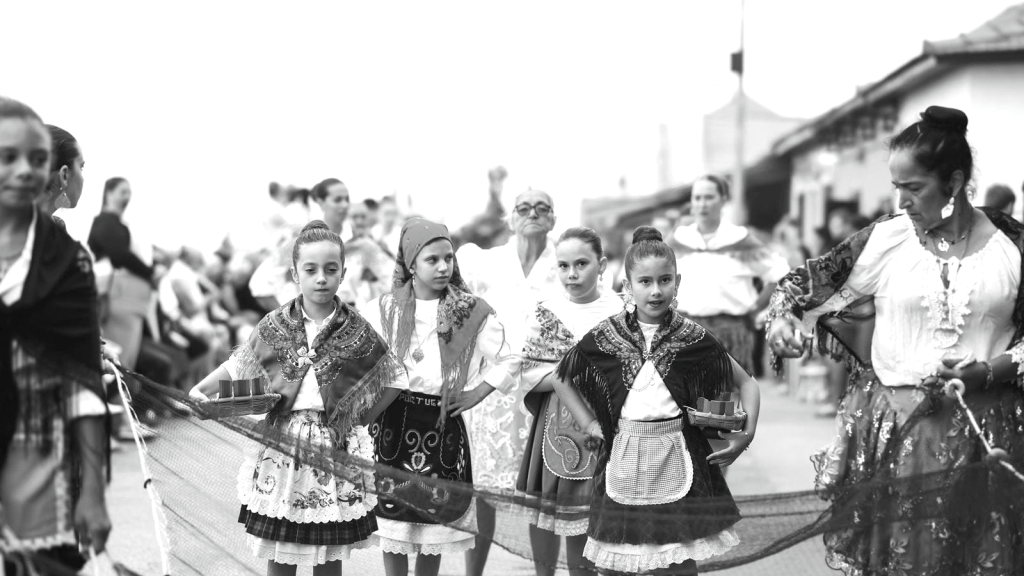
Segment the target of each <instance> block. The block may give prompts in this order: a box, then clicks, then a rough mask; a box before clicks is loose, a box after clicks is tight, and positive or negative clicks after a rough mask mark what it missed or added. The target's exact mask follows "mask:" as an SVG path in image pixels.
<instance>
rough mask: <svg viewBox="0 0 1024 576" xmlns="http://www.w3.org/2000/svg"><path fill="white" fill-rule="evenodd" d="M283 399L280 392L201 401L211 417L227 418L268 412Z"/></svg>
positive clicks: (200, 405) (201, 406) (201, 405)
mask: <svg viewBox="0 0 1024 576" xmlns="http://www.w3.org/2000/svg"><path fill="white" fill-rule="evenodd" d="M280 400H281V395H280V394H274V393H270V394H261V395H259V396H231V397H229V398H217V399H214V400H204V401H202V402H200V403H199V407H200V408H201V409H203V410H204V411H205V412H206V414H207V415H208V416H209V417H210V418H227V417H228V416H249V415H251V414H266V413H267V412H270V411H271V410H272V409H273V408H274V406H276V405H277V403H278V402H279V401H280Z"/></svg>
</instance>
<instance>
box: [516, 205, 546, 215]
mask: <svg viewBox="0 0 1024 576" xmlns="http://www.w3.org/2000/svg"><path fill="white" fill-rule="evenodd" d="M531 210H535V211H536V212H537V216H538V217H541V218H543V217H544V216H548V215H550V214H551V212H552V209H551V206H548V205H547V204H544V203H540V204H520V205H519V206H516V214H519V215H520V216H522V217H523V218H526V217H527V216H529V215H530V211H531Z"/></svg>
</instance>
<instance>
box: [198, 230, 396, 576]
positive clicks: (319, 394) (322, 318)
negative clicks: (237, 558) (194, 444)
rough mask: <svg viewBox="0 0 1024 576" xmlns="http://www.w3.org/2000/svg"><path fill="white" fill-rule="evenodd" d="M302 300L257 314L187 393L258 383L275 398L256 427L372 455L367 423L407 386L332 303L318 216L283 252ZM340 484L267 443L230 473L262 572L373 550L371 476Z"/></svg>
mask: <svg viewBox="0 0 1024 576" xmlns="http://www.w3.org/2000/svg"><path fill="white" fill-rule="evenodd" d="M291 272H292V279H293V280H294V281H295V282H296V283H297V284H298V285H299V289H300V291H301V294H300V295H299V296H298V297H297V298H295V299H294V300H292V301H290V302H288V303H287V304H285V305H283V306H281V307H280V308H278V309H277V310H274V311H273V312H271V313H269V314H267V315H266V316H265V317H264V318H263V320H262V321H260V323H259V326H257V328H256V330H254V331H253V333H252V335H251V336H250V337H249V341H248V342H247V343H245V344H243V345H241V346H239V347H238V348H237V349H236V350H235V351H234V352H233V353H232V355H231V358H229V359H228V360H227V362H225V363H224V364H222V365H221V366H220V367H219V368H217V369H216V370H214V372H213V373H212V374H210V375H209V376H207V377H206V378H205V379H204V380H203V381H202V382H200V383H199V384H197V385H196V386H195V388H193V390H192V395H193V396H195V397H198V398H200V399H205V398H206V397H208V396H211V395H215V393H216V391H217V390H218V382H219V381H220V380H240V379H250V378H262V379H264V381H265V382H267V383H268V390H269V391H272V392H275V393H278V394H281V400H280V402H279V403H278V404H277V406H275V407H274V409H273V410H271V412H270V413H269V414H268V415H267V417H266V423H267V424H268V425H269V426H272V427H274V428H275V429H276V430H277V433H279V434H281V435H283V436H285V441H286V442H287V441H292V442H297V443H298V444H299V446H298V448H299V450H300V451H302V452H310V453H313V454H317V455H324V454H325V453H326V456H327V457H328V458H330V455H331V454H332V453H334V452H335V451H344V452H347V453H348V454H349V455H351V456H355V457H359V458H363V459H365V460H367V461H372V460H373V440H372V439H371V438H370V434H369V432H368V431H367V427H366V424H368V423H369V422H371V421H373V420H374V419H375V418H376V416H377V415H378V414H380V413H381V412H383V410H384V408H386V407H387V405H388V404H389V403H390V402H391V401H392V400H394V399H395V398H396V397H397V396H398V393H399V390H400V389H405V388H408V386H409V383H408V378H407V376H406V374H405V370H404V369H403V368H402V365H401V363H400V362H399V361H398V360H397V359H396V358H395V356H394V355H393V354H391V352H390V350H389V348H388V346H387V344H386V343H385V342H384V341H383V340H382V339H381V338H380V337H379V336H378V335H377V332H376V331H375V330H374V329H373V328H372V327H371V326H370V325H369V324H368V323H367V322H366V320H364V319H363V317H362V316H360V315H359V314H358V313H357V312H356V311H355V310H354V309H353V308H351V307H349V306H348V305H347V304H344V303H343V302H341V301H340V300H339V299H338V297H337V295H336V294H337V291H338V285H339V284H340V283H341V279H342V277H344V275H345V247H344V244H343V243H342V241H341V238H339V237H338V235H337V234H335V233H334V232H331V230H330V229H329V228H328V227H327V224H325V223H324V222H322V221H319V220H315V221H313V222H310V223H309V224H307V225H306V226H305V227H304V228H303V229H302V232H300V233H299V236H298V238H297V239H296V240H295V246H294V248H293V250H292V270H291ZM363 470H364V471H363V472H362V474H361V476H359V477H355V478H341V477H339V476H335V475H333V474H331V473H330V472H329V471H325V470H324V467H323V466H318V467H312V466H310V465H309V464H307V463H306V462H305V461H302V460H298V461H297V460H296V459H295V458H294V457H293V456H292V453H289V454H286V453H283V452H281V451H279V450H277V449H276V448H273V447H269V446H262V447H260V449H259V452H258V454H254V455H253V458H251V459H248V460H246V462H245V463H244V464H243V465H242V470H241V473H240V477H239V486H238V491H239V498H240V500H241V504H242V510H241V513H240V515H239V522H241V523H243V524H245V530H246V532H247V533H248V535H249V536H248V542H249V547H250V548H251V549H252V551H253V553H254V554H255V555H256V556H257V557H258V558H265V559H267V560H268V564H267V574H268V576H277V575H293V574H295V567H296V566H297V565H304V566H314V569H313V574H314V575H316V576H327V575H338V576H340V574H341V560H343V559H346V558H348V556H349V554H350V552H351V551H352V550H353V549H358V548H366V547H368V546H371V545H373V544H374V543H375V541H374V540H373V539H371V535H372V534H373V533H374V532H375V531H376V530H377V521H376V518H375V516H374V514H373V508H374V506H375V505H376V503H377V498H376V496H375V495H374V494H373V492H374V490H373V482H374V476H373V472H372V471H370V469H369V468H368V467H366V468H364V469H363Z"/></svg>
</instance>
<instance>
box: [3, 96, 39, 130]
mask: <svg viewBox="0 0 1024 576" xmlns="http://www.w3.org/2000/svg"><path fill="white" fill-rule="evenodd" d="M8 118H18V119H21V120H35V121H36V122H39V123H40V124H42V123H43V119H42V118H40V117H39V114H36V111H35V110H33V109H32V108H31V107H29V106H28V105H27V104H23V103H22V102H19V101H18V100H15V99H14V98H6V97H4V96H0V120H5V119H8Z"/></svg>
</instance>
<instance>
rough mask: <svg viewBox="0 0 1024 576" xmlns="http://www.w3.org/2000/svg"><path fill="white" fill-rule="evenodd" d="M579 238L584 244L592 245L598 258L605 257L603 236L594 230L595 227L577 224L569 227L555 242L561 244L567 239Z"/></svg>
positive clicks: (591, 247)
mask: <svg viewBox="0 0 1024 576" xmlns="http://www.w3.org/2000/svg"><path fill="white" fill-rule="evenodd" d="M573 239H575V240H579V241H580V242H583V243H584V244H586V245H588V246H590V249H591V250H593V251H594V254H597V258H598V260H600V259H601V258H604V247H603V246H602V245H601V237H600V236H598V235H597V232H594V229H593V228H587V227H586V226H576V227H575V228H569V229H568V230H566V231H565V232H562V235H561V236H559V237H558V242H556V243H555V244H556V245H557V244H561V243H562V242H565V241H566V240H573Z"/></svg>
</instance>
